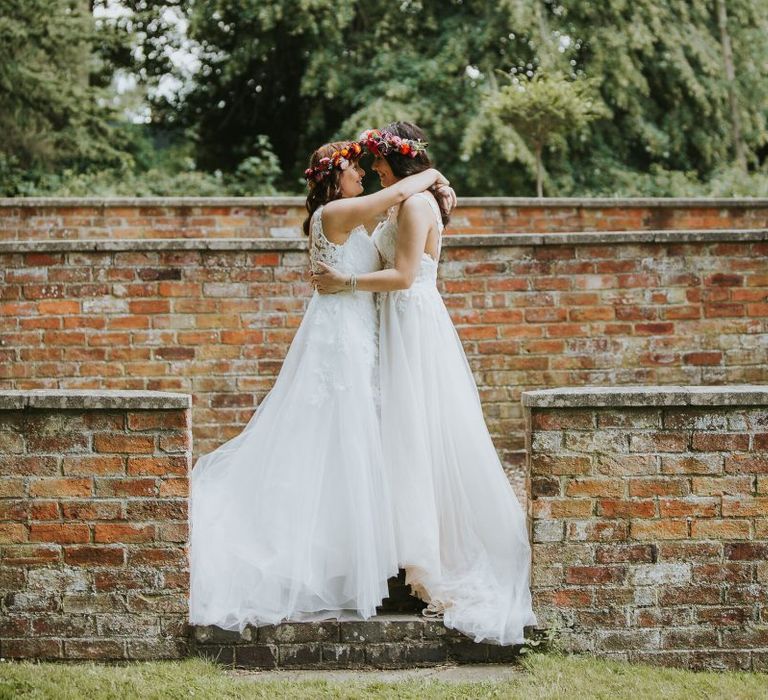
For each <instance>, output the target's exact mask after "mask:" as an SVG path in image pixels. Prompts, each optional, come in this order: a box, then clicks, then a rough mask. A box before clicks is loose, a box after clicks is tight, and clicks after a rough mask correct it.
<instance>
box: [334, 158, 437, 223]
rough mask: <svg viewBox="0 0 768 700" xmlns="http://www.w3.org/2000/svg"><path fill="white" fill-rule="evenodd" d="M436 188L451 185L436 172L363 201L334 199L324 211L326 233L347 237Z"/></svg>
mask: <svg viewBox="0 0 768 700" xmlns="http://www.w3.org/2000/svg"><path fill="white" fill-rule="evenodd" d="M434 184H441V185H447V184H449V183H448V181H447V180H446V179H445V178H444V177H443V176H442V175H441V174H440V172H439V171H438V170H435V169H434V168H428V169H427V170H424V171H423V172H420V173H416V174H415V175H409V176H408V177H404V178H403V179H402V180H398V181H397V182H396V183H395V184H394V185H390V186H389V187H384V188H383V189H381V190H379V191H378V192H374V193H373V194H368V195H364V196H362V197H345V198H343V199H335V200H333V201H332V202H328V204H326V205H325V207H323V229H324V230H325V231H326V232H327V233H328V234H329V235H333V234H334V233H344V232H347V231H350V230H351V229H353V228H355V227H356V226H360V225H361V224H363V225H365V224H370V222H371V220H372V219H374V218H376V217H377V216H378V215H380V214H382V213H384V212H385V211H387V209H389V208H390V207H393V206H395V205H396V204H400V203H401V202H404V201H405V200H406V199H408V198H409V197H410V196H411V195H414V194H416V193H417V192H423V191H424V190H427V189H429V188H430V187H432V186H433V185H434Z"/></svg>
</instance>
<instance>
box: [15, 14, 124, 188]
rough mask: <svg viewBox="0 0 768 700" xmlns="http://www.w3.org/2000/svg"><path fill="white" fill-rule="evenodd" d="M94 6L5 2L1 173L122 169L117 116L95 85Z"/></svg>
mask: <svg viewBox="0 0 768 700" xmlns="http://www.w3.org/2000/svg"><path fill="white" fill-rule="evenodd" d="M94 31H95V30H94V24H93V18H92V16H91V13H90V7H89V4H88V3H85V2H82V0H65V1H62V2H57V3H50V2H47V1H46V0H0V132H1V133H2V134H3V138H2V139H0V168H3V169H4V172H5V173H6V176H7V174H8V173H9V172H12V171H16V172H25V171H30V170H45V169H49V168H53V167H61V166H64V165H81V164H84V163H89V162H95V161H99V162H104V161H106V162H112V163H118V162H119V161H120V159H121V154H120V152H119V151H118V150H117V149H115V148H114V147H113V144H112V142H111V138H110V129H109V123H108V118H109V110H108V109H107V108H106V107H105V106H104V105H103V104H102V103H101V102H100V98H101V97H103V93H102V91H101V89H100V88H99V87H97V86H94V85H92V84H91V68H92V67H93V65H94V64H93V62H92V53H91V50H90V46H91V42H92V41H93V40H94Z"/></svg>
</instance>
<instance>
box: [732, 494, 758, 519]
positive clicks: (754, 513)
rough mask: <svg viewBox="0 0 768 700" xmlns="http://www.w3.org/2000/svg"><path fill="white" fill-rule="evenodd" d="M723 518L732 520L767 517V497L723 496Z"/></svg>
mask: <svg viewBox="0 0 768 700" xmlns="http://www.w3.org/2000/svg"><path fill="white" fill-rule="evenodd" d="M722 500H723V506H722V507H723V516H724V517H726V516H730V517H734V518H748V517H766V516H768V496H755V497H751V496H723V499H722Z"/></svg>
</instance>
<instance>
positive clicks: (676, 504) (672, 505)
mask: <svg viewBox="0 0 768 700" xmlns="http://www.w3.org/2000/svg"><path fill="white" fill-rule="evenodd" d="M719 505H720V501H719V499H717V498H695V497H687V498H660V499H659V515H661V517H662V518H680V517H684V516H687V515H690V516H697V517H707V518H713V517H715V516H716V515H718V514H719Z"/></svg>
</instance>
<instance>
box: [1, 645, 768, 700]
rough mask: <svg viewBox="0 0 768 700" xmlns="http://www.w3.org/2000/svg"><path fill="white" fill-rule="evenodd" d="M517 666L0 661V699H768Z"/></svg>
mask: <svg viewBox="0 0 768 700" xmlns="http://www.w3.org/2000/svg"><path fill="white" fill-rule="evenodd" d="M521 665H522V668H523V672H521V673H520V674H519V675H518V676H515V678H514V679H512V680H509V681H503V682H483V683H461V684H459V683H445V682H438V681H433V680H421V679H418V680H414V679H410V680H407V681H402V682H387V683H382V682H373V683H372V682H370V681H360V682H351V681H344V682H343V683H340V682H334V681H325V680H310V681H260V682H253V681H251V680H248V679H247V678H243V677H233V676H230V675H228V674H227V673H226V672H225V671H223V670H222V669H221V668H219V667H217V666H215V665H213V664H212V663H209V662H207V661H203V660H201V659H187V660H185V661H180V662H172V661H168V662H152V663H134V664H130V665H126V666H107V665H97V664H92V663H87V664H78V665H64V664H50V663H32V662H24V663H8V662H5V663H2V664H0V700H11V699H13V700H16V699H22V698H55V699H56V700H81V699H82V700H90V699H91V698H98V700H102V699H104V700H110V699H113V698H114V699H118V698H119V699H120V700H133V699H136V700H139V699H141V700H154V699H158V700H159V699H160V698H162V699H163V700H176V699H179V700H181V699H182V698H184V699H185V700H189V699H197V698H206V699H207V698H216V699H218V698H269V699H270V700H271V699H272V698H296V699H299V698H301V700H305V699H306V700H314V699H317V698H350V699H351V698H365V699H366V700H368V699H373V700H377V699H384V698H386V699H388V700H389V699H391V700H421V699H422V698H444V699H446V700H447V699H448V698H450V699H451V700H459V699H462V698H472V699H473V700H474V699H475V698H521V699H524V700H545V699H546V700H581V699H582V698H598V699H603V698H604V699H605V700H609V699H610V700H614V699H617V698H631V699H632V700H645V699H646V698H648V699H651V698H653V699H654V700H656V699H657V698H663V699H664V700H677V699H679V700H697V699H699V698H701V699H702V700H704V699H706V700H710V699H711V698H727V699H728V700H741V699H751V698H755V699H758V698H759V699H760V700H765V699H766V698H768V675H765V674H758V673H737V672H727V673H693V672H691V671H684V670H677V669H664V668H656V667H651V666H641V665H631V664H624V663H616V662H609V661H602V660H599V659H594V658H591V657H587V656H580V657H577V656H560V655H557V654H533V655H531V656H529V657H527V658H525V659H524V660H523V661H522V662H521Z"/></svg>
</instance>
